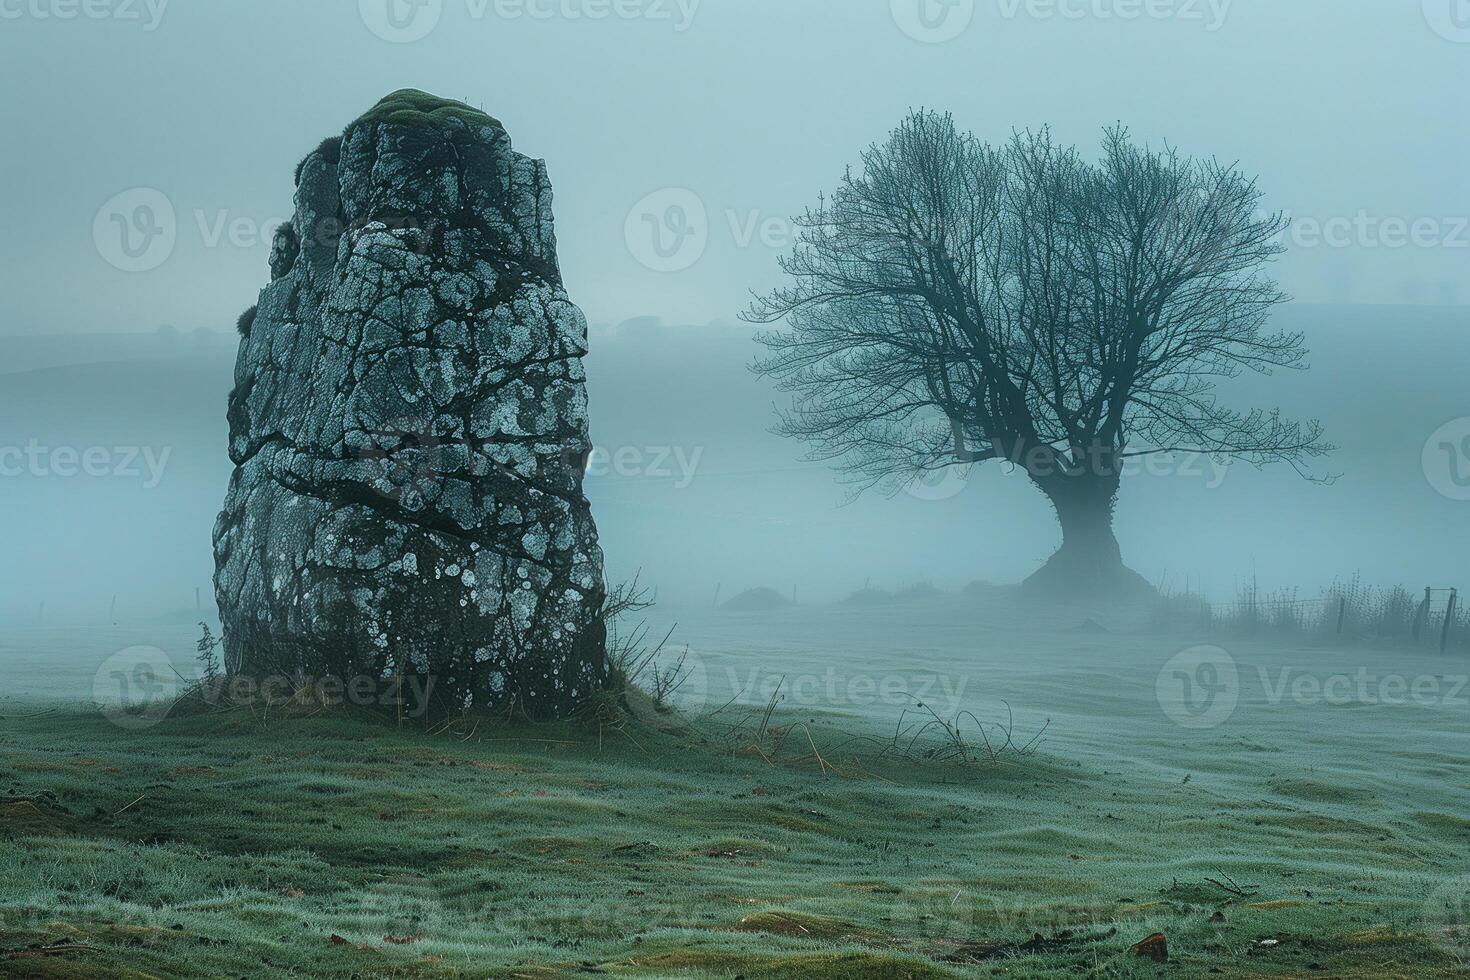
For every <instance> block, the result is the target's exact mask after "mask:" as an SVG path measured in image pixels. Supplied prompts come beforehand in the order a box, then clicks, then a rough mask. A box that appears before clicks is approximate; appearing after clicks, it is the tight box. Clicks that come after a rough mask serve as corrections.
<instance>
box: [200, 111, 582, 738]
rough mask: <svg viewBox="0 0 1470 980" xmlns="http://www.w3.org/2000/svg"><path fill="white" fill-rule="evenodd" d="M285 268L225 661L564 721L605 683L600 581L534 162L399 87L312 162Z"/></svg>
mask: <svg viewBox="0 0 1470 980" xmlns="http://www.w3.org/2000/svg"><path fill="white" fill-rule="evenodd" d="M270 266H271V282H270V284H269V285H268V286H266V287H265V288H264V289H263V290H262V291H261V293H260V301H259V304H258V307H257V308H256V310H255V311H254V315H253V317H251V316H249V315H247V316H244V317H242V318H241V322H240V329H241V331H242V332H243V333H244V334H245V336H244V337H243V339H242V341H241V343H240V353H239V360H238V362H237V364H236V367H235V390H234V391H233V392H232V393H231V395H230V405H229V422H230V458H231V460H232V461H233V462H234V464H235V471H234V475H233V477H232V478H231V480H230V487H229V492H228V494H227V496H226V498H225V505H224V510H223V512H222V513H221V514H220V517H219V521H218V523H217V524H216V526H215V531H214V553H215V566H216V572H215V593H216V596H217V598H218V601H219V607H220V615H221V619H222V622H223V626H224V647H225V663H226V667H227V668H228V669H229V670H230V671H231V672H232V673H235V674H241V675H246V676H253V677H264V676H272V675H277V674H286V675H293V676H306V677H312V678H322V677H332V678H341V679H344V680H350V679H352V678H360V677H363V676H367V677H371V678H373V679H374V680H375V681H376V682H377V683H376V685H375V686H374V691H375V696H376V693H378V692H381V691H382V689H383V688H384V687H385V686H392V687H393V689H394V690H403V691H405V693H406V692H409V691H422V690H424V689H426V688H427V689H428V690H429V691H430V692H431V693H430V694H429V696H428V698H427V700H429V701H431V702H432V703H433V705H434V706H435V707H436V708H443V709H445V710H456V709H458V708H460V707H464V708H483V707H496V708H500V707H508V706H510V705H512V704H513V705H514V706H516V707H518V708H520V709H523V710H524V711H525V712H527V713H528V714H530V715H532V716H535V717H547V716H562V715H565V714H566V713H568V712H569V711H570V710H572V709H573V708H574V707H575V706H576V705H577V704H578V703H580V702H581V701H582V700H583V699H585V698H586V696H587V695H588V694H590V693H591V692H593V691H594V690H596V689H597V688H598V687H600V686H601V685H603V684H604V683H605V681H606V679H607V667H606V629H605V625H604V623H603V619H602V609H603V605H604V601H605V587H604V583H603V570H602V552H601V550H600V548H599V547H598V543H597V530H596V527H595V525H594V524H593V521H592V514H591V510H590V508H589V506H588V503H587V499H586V498H585V497H584V496H583V493H582V476H583V470H584V467H585V462H586V459H587V453H588V452H589V450H590V442H589V437H588V426H587V395H586V389H585V385H584V375H583V370H582V356H583V355H584V354H585V353H586V351H587V325H586V321H585V319H584V318H583V316H582V314H581V312H580V311H579V310H578V309H577V307H576V306H574V305H573V304H572V302H571V301H570V300H569V299H568V297H567V294H566V291H565V289H564V288H563V285H562V279H561V271H560V269H559V266H558V262H557V254H556V238H555V235H554V233H553V230H552V215H551V185H550V183H549V182H548V180H547V176H546V167H545V164H544V163H542V162H541V161H536V160H531V159H528V158H526V157H524V156H521V155H520V154H518V153H515V152H514V151H513V150H512V149H511V144H510V139H509V137H508V136H507V135H506V132H505V129H504V128H503V127H502V126H501V125H500V123H499V122H497V121H496V120H494V119H492V118H490V117H489V116H487V115H485V114H484V113H482V112H479V111H477V110H475V109H472V108H470V107H468V106H465V105H461V104H459V103H456V102H449V101H445V100H442V99H437V98H434V97H432V96H429V95H426V94H425V93H422V92H417V91H413V90H404V91H402V92H396V93H394V94H393V95H390V96H388V97H387V98H386V99H384V100H383V101H382V102H380V103H378V105H377V106H375V107H374V108H373V109H372V110H371V111H369V112H368V113H367V114H366V115H364V116H363V117H362V118H360V119H358V120H357V121H356V122H354V123H352V124H351V125H350V126H348V127H347V130H346V131H345V132H344V133H343V134H342V136H341V138H340V139H337V138H333V139H329V140H327V141H325V142H324V143H322V145H321V146H320V147H319V148H318V149H317V150H315V151H314V152H312V153H311V154H310V155H309V156H308V157H307V158H306V159H305V160H304V161H302V164H301V166H300V168H299V169H298V170H297V177H296V213H295V215H294V216H293V218H292V220H291V222H290V224H288V225H284V226H282V227H281V229H280V230H279V231H278V232H277V233H276V235H275V241H274V244H273V247H272V249H271V258H270ZM359 684H360V685H361V689H362V690H366V689H367V687H366V685H365V684H363V683H362V682H359ZM419 700H420V701H422V700H424V699H423V698H420V699H419Z"/></svg>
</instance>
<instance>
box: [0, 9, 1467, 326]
mask: <svg viewBox="0 0 1470 980" xmlns="http://www.w3.org/2000/svg"><path fill="white" fill-rule="evenodd" d="M0 72H3V76H4V78H5V80H6V82H7V83H8V84H7V90H8V91H10V92H11V93H12V95H11V96H10V97H7V98H6V99H5V100H4V103H3V105H0V132H4V133H5V138H6V141H7V143H8V145H7V147H6V152H5V154H4V157H3V159H4V163H3V167H4V171H5V181H4V184H5V186H6V188H7V191H6V196H5V202H6V212H7V217H8V218H9V226H10V228H11V231H12V233H11V234H8V235H5V236H4V237H3V240H0V268H3V269H4V270H5V271H4V276H5V279H6V282H7V288H5V289H4V290H0V333H4V334H52V333H80V332H93V331H114V330H153V329H156V328H157V327H158V326H160V325H164V324H169V325H174V326H176V327H178V328H179V329H182V330H192V329H197V328H211V329H215V330H220V331H226V330H228V329H229V327H230V325H231V324H232V323H233V321H234V319H235V317H236V315H237V314H238V313H239V311H240V310H242V309H244V308H245V307H247V306H249V305H251V304H252V303H253V302H254V296H255V293H256V291H257V290H258V288H259V287H260V286H261V285H262V284H263V283H264V281H265V280H266V278H267V268H266V260H267V254H268V249H269V245H268V242H269V231H270V229H271V227H272V226H273V225H274V224H276V223H279V222H280V221H281V220H283V219H284V217H285V216H286V215H288V214H289V213H290V210H291V194H292V187H293V185H292V172H293V169H294V167H295V164H296V163H297V161H298V160H299V159H300V158H301V157H302V156H303V155H304V154H305V153H306V152H307V151H308V150H310V149H311V148H312V147H314V146H315V145H316V144H317V143H318V142H319V141H320V140H321V139H322V138H323V137H325V136H327V135H331V134H334V133H336V132H338V131H340V130H341V129H342V128H343V126H344V125H345V124H346V123H348V122H349V121H351V120H352V119H353V118H354V117H355V116H357V115H358V114H359V113H361V112H362V111H363V110H365V109H366V108H367V107H369V106H370V105H372V104H373V103H374V102H375V101H376V100H377V99H379V98H380V97H382V96H383V95H385V94H386V93H388V92H390V91H392V90H395V89H397V88H401V87H408V86H412V87H417V88H422V89H426V90H429V91H431V92H434V93H436V94H439V95H443V96H448V97H452V98H459V99H462V100H464V101H467V102H470V103H472V104H475V105H478V106H482V107H483V108H484V109H485V110H486V111H487V112H489V113H491V114H492V115H494V116H496V117H497V118H499V119H501V120H502V121H503V122H504V123H505V125H506V127H507V129H508V130H509V132H510V134H511V136H512V138H513V140H514V141H515V142H516V145H517V148H518V149H520V150H522V151H523V152H526V153H528V154H530V155H533V156H537V157H541V158H544V159H546V160H547V162H548V166H549V168H550V173H551V177H552V181H553V183H554V185H555V189H556V195H557V198H556V201H557V203H556V213H557V221H558V228H559V237H560V244H561V257H562V261H563V267H564V272H565V275H566V279H567V285H568V288H569V290H570V292H571V295H572V298H573V299H574V300H575V301H577V302H578V303H579V304H580V305H582V307H583V308H584V309H585V311H586V312H587V314H588V317H589V319H591V320H592V321H594V322H607V323H616V322H618V321H621V320H624V319H627V318H631V317H636V316H641V315H657V316H660V317H662V318H663V319H664V320H665V321H666V322H671V323H678V324H705V323H707V322H709V321H713V320H725V321H729V320H733V319H734V318H735V317H736V316H737V315H738V313H739V312H740V310H741V309H742V308H743V307H744V306H745V304H746V303H747V301H748V298H749V295H750V291H751V290H752V289H755V290H761V289H765V288H767V287H769V286H771V285H773V284H774V283H775V282H776V281H777V275H778V272H777V269H776V259H777V257H778V256H779V255H780V254H781V253H782V251H784V250H785V248H786V246H787V245H788V244H789V241H790V233H791V225H790V222H789V216H790V215H792V214H794V213H797V212H799V211H800V210H801V209H802V208H803V207H805V206H806V205H809V204H811V203H814V202H815V201H816V199H817V196H818V195H819V194H820V193H822V192H823V191H825V190H829V189H831V188H832V187H833V186H834V185H835V183H836V182H837V180H838V179H839V178H840V177H841V175H842V172H843V169H844V167H846V166H847V165H848V164H850V163H853V162H855V161H856V160H857V158H858V154H859V153H860V151H861V150H862V148H863V147H865V146H866V145H868V144H869V143H871V142H873V141H875V140H880V139H882V138H883V137H884V135H885V134H886V133H887V132H888V131H889V130H890V129H891V128H892V127H893V126H894V125H895V124H896V123H897V122H898V120H899V119H900V118H901V117H902V115H903V114H904V112H905V111H906V110H907V109H909V108H910V107H915V106H925V107H931V108H938V109H945V110H950V111H952V112H953V113H954V114H955V115H956V117H957V119H958V121H959V122H960V124H961V125H962V126H964V127H967V128H969V129H971V130H973V131H974V132H975V133H977V134H978V135H980V136H981V137H983V138H985V139H989V140H1000V139H1003V138H1005V137H1006V135H1007V134H1008V133H1009V132H1010V131H1011V130H1012V129H1014V128H1024V127H1034V126H1038V125H1042V124H1049V125H1051V126H1052V127H1053V128H1054V129H1055V131H1056V132H1057V133H1058V135H1059V136H1060V137H1062V138H1063V139H1065V140H1067V141H1069V142H1073V143H1076V144H1078V145H1079V146H1082V147H1084V148H1089V149H1090V148H1094V147H1095V146H1096V144H1097V138H1098V135H1099V132H1100V130H1101V128H1102V127H1103V126H1104V125H1107V124H1110V123H1113V122H1123V123H1125V124H1127V125H1128V126H1130V127H1131V128H1132V129H1133V131H1134V132H1135V133H1136V134H1137V135H1138V136H1139V137H1140V138H1141V139H1143V140H1146V141H1149V142H1151V143H1155V144H1158V143H1162V142H1165V141H1168V142H1170V143H1172V144H1174V145H1176V146H1178V147H1179V148H1180V149H1181V150H1183V151H1185V152H1187V153H1191V154H1197V155H1202V156H1203V155H1213V156H1217V157H1220V158H1224V159H1229V160H1235V161H1239V162H1240V164H1241V166H1242V167H1244V168H1245V169H1247V170H1248V171H1250V172H1251V173H1254V174H1258V175H1259V176H1260V181H1261V187H1262V189H1263V190H1264V191H1265V192H1266V195H1267V202H1268V204H1269V205H1270V206H1271V207H1273V208H1280V209H1282V210H1285V211H1287V212H1288V213H1289V214H1291V215H1292V217H1293V219H1294V222H1295V224H1294V229H1293V231H1292V233H1291V238H1290V240H1289V242H1288V254H1287V256H1285V257H1284V258H1283V260H1282V261H1281V264H1280V266H1279V268H1278V270H1277V272H1278V274H1279V276H1280V278H1281V279H1282V281H1283V283H1284V285H1285V286H1286V288H1287V289H1288V291H1289V292H1290V293H1291V294H1292V295H1293V296H1295V297H1296V298H1297V299H1298V300H1299V301H1301V302H1304V303H1390V304H1453V303H1465V302H1467V301H1470V284H1467V280H1466V277H1465V275H1464V273H1465V267H1466V262H1467V259H1470V227H1467V220H1466V216H1467V215H1470V182H1467V181H1466V180H1465V179H1464V164H1465V160H1466V159H1467V158H1470V152H1467V151H1470V128H1467V127H1466V126H1464V125H1463V115H1464V104H1463V99H1464V93H1465V91H1466V87H1467V86H1466V83H1467V81H1470V9H1467V5H1466V0H1422V2H1421V0H1394V2H1392V3H1386V2H1383V0H1290V2H1283V0H840V2H839V0H360V2H359V0H330V2H327V0H324V2H314V3H301V2H300V0H250V2H248V3H246V2H235V3H226V2H222V0H216V2H206V0H0ZM140 204H142V205H147V206H149V207H150V208H151V211H149V212H147V214H148V215H149V217H150V219H151V221H150V223H148V224H147V225H146V227H143V226H137V227H136V228H135V229H130V234H133V235H135V236H140V235H142V234H143V233H145V232H146V233H148V237H147V238H135V239H134V247H133V249H132V251H141V254H138V255H130V254H129V253H128V251H127V250H124V249H123V247H122V245H123V242H122V238H121V232H122V230H123V228H122V227H121V226H119V225H118V224H117V223H116V222H117V221H118V220H119V219H121V220H123V221H124V222H127V221H129V220H131V219H132V218H133V217H135V216H137V214H138V211H137V209H138V207H139V205H140ZM144 242H146V243H147V244H146V247H145V246H144V245H143V244H142V243H144Z"/></svg>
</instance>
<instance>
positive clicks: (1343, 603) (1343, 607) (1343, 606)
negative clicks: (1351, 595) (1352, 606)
mask: <svg viewBox="0 0 1470 980" xmlns="http://www.w3.org/2000/svg"><path fill="white" fill-rule="evenodd" d="M1346 617H1347V596H1343V597H1342V598H1340V599H1338V600H1337V635H1338V636H1342V621H1343V619H1345V618H1346Z"/></svg>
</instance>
